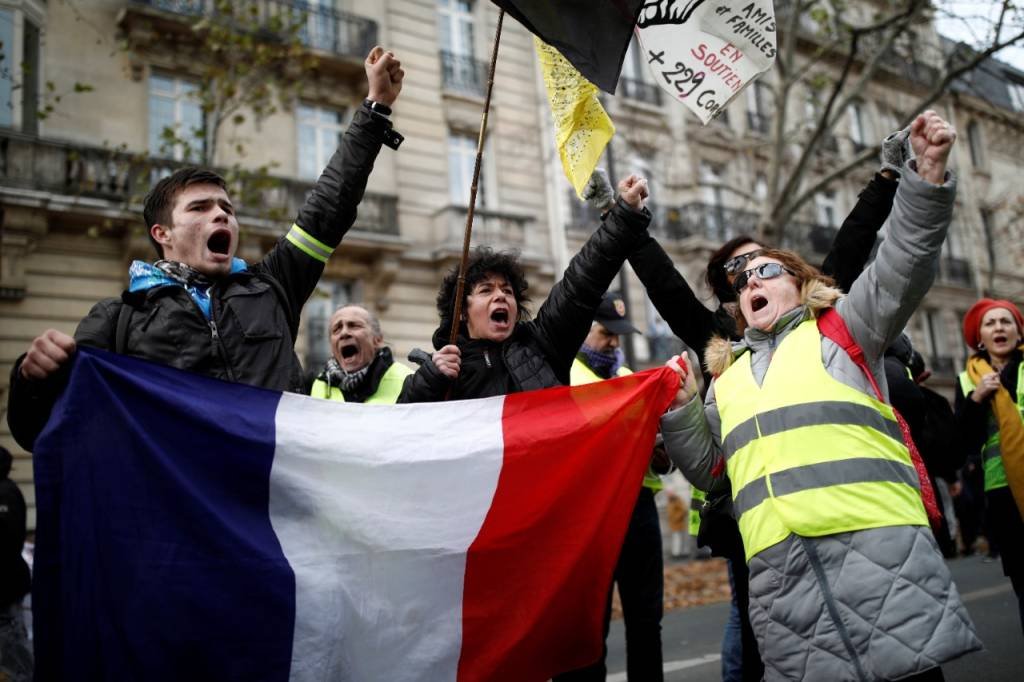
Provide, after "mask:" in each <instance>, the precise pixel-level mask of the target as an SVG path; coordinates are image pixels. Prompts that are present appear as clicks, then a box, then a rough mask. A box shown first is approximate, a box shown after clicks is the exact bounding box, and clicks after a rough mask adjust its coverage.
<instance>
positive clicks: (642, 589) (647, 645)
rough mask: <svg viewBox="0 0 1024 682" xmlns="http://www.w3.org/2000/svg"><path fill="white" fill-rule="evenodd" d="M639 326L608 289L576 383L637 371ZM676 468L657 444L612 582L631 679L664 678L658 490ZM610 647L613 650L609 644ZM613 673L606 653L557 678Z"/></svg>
mask: <svg viewBox="0 0 1024 682" xmlns="http://www.w3.org/2000/svg"><path fill="white" fill-rule="evenodd" d="M639 331H640V330H639V329H637V328H636V327H634V326H633V325H632V324H630V322H629V320H628V319H627V318H626V304H625V302H623V300H622V298H621V297H620V296H618V295H617V294H614V293H606V294H605V295H604V296H603V297H602V298H601V304H600V305H599V306H598V307H597V310H596V311H595V312H594V323H593V324H592V325H591V327H590V333H589V334H587V338H586V339H584V340H583V345H582V346H580V350H579V353H577V354H576V359H575V360H574V361H573V363H572V369H571V371H570V379H571V382H572V385H573V386H581V385H583V384H589V383H593V382H595V381H604V380H605V379H611V378H614V377H616V376H625V375H627V374H631V373H632V370H631V369H629V368H628V367H626V366H625V365H624V364H623V360H624V358H623V356H622V349H621V348H619V336H621V335H622V334H636V333H639ZM670 468H671V465H670V463H669V461H668V458H667V456H666V455H665V449H664V448H663V447H661V445H660V444H659V445H657V446H656V447H655V455H654V457H652V458H651V466H650V467H649V468H648V471H647V474H646V475H645V476H644V481H643V485H642V486H641V487H640V494H639V495H638V496H637V500H636V505H635V506H634V507H633V515H632V516H631V517H630V520H629V528H628V529H627V530H626V537H625V538H624V539H623V541H622V549H621V550H620V552H619V560H618V563H617V564H616V566H615V575H614V577H613V584H612V585H609V586H608V603H607V605H606V606H605V612H604V636H605V639H606V640H607V639H608V628H609V624H610V622H611V616H612V592H613V589H614V586H615V585H618V588H619V599H620V600H621V603H622V620H623V625H624V626H625V630H626V676H627V677H628V678H629V679H631V680H650V681H651V682H656V681H657V680H661V679H663V674H662V663H661V660H662V656H661V617H662V615H663V612H664V597H665V590H664V579H665V573H664V570H665V567H664V558H663V557H662V550H661V525H660V523H659V520H658V507H657V506H656V505H655V503H654V495H655V493H657V492H658V491H659V490H661V489H662V487H663V486H662V483H661V479H660V478H658V474H667V473H669V469H670ZM604 652H605V655H607V652H608V647H607V646H605V648H604ZM607 673H608V669H607V667H606V666H605V657H604V656H602V657H601V659H600V660H599V661H597V662H595V663H594V664H593V665H590V666H587V667H586V668H581V669H579V670H573V671H571V672H568V673H563V674H561V675H557V676H556V677H555V681H556V682H583V681H585V680H594V681H595V682H596V681H600V680H604V679H605V677H606V675H607Z"/></svg>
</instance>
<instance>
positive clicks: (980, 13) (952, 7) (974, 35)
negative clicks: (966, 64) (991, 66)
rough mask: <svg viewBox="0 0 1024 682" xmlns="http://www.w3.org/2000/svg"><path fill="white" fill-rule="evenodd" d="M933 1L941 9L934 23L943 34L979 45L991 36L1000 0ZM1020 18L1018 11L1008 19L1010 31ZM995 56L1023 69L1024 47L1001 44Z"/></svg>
mask: <svg viewBox="0 0 1024 682" xmlns="http://www.w3.org/2000/svg"><path fill="white" fill-rule="evenodd" d="M936 5H937V6H938V7H939V9H940V12H938V13H937V20H936V23H937V25H938V29H939V32H940V33H941V34H942V35H944V36H946V37H948V38H952V39H953V40H959V41H963V42H965V43H967V44H969V45H973V46H978V45H981V44H987V43H988V41H989V40H990V37H989V31H990V30H991V27H992V26H993V24H994V22H995V20H996V18H997V14H996V13H997V12H998V10H999V8H1000V7H1001V5H1002V3H1001V2H1000V1H999V0H939V1H938V2H936ZM950 15H952V16H950ZM1022 19H1024V16H1022V15H1021V14H1020V13H1018V15H1017V17H1016V18H1015V19H1013V20H1012V22H1008V23H1010V27H1011V29H1013V30H1011V31H1010V33H1011V34H1012V33H1019V32H1020V27H1021V24H1020V22H1021V21H1022ZM1005 35H1006V33H1005V32H1004V36H1005ZM996 58H997V59H999V60H1000V61H1004V62H1007V63H1009V64H1013V65H1014V66H1015V67H1017V68H1018V69H1021V70H1024V47H1019V46H1014V47H1007V48H1003V49H1002V50H1001V51H1000V52H998V53H997V54H996Z"/></svg>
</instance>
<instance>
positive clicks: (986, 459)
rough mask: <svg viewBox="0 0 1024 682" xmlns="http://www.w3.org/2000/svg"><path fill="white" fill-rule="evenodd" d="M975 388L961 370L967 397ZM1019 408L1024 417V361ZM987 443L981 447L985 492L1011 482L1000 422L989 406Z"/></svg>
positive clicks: (1019, 375)
mask: <svg viewBox="0 0 1024 682" xmlns="http://www.w3.org/2000/svg"><path fill="white" fill-rule="evenodd" d="M974 388H975V386H974V382H973V381H971V377H970V375H968V374H967V372H960V390H961V392H962V393H963V395H964V398H965V399H968V400H969V398H967V396H968V395H970V394H971V391H973V390H974ZM1016 397H1017V410H1018V411H1019V412H1020V414H1021V419H1024V362H1022V363H1021V364H1020V365H1018V367H1017V396H1016ZM985 424H986V433H985V445H984V446H982V449H981V462H982V466H983V468H984V470H985V492H988V491H989V490H995V489H996V488H1006V487H1008V486H1009V485H1010V482H1009V481H1008V480H1006V468H1005V467H1004V466H1003V451H1002V447H1001V445H1000V442H999V423H998V422H997V421H996V415H995V412H993V411H992V408H991V407H989V408H988V415H987V417H986V422H985Z"/></svg>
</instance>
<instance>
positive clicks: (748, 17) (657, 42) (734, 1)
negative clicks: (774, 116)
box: [637, 0, 776, 124]
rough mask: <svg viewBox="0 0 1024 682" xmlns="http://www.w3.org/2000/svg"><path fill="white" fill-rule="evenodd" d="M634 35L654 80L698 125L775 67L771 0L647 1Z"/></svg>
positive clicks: (773, 10) (712, 116) (717, 112)
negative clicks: (693, 117) (682, 105)
mask: <svg viewBox="0 0 1024 682" xmlns="http://www.w3.org/2000/svg"><path fill="white" fill-rule="evenodd" d="M637 37H638V38H639V39H640V45H641V47H642V48H643V55H644V60H645V61H646V62H647V64H648V66H650V68H651V71H652V72H653V74H654V79H655V81H657V83H658V85H660V86H661V87H662V88H663V89H664V90H665V91H666V92H668V93H669V95H670V96H671V97H672V98H673V99H677V100H679V101H680V102H682V103H683V104H685V105H686V106H687V107H688V108H689V109H690V111H692V112H693V113H695V114H696V115H697V117H698V118H700V120H701V121H702V122H703V123H705V124H706V123H707V122H708V121H710V120H711V119H712V118H714V117H715V116H717V115H718V114H719V112H721V110H722V109H723V108H724V107H725V105H726V104H728V103H729V102H730V101H731V100H732V98H733V97H735V96H736V95H738V94H739V93H740V91H741V90H743V88H745V87H746V86H747V85H748V84H750V83H751V82H752V81H753V80H754V78H755V77H757V75H758V74H760V73H762V72H764V71H767V70H768V69H769V68H771V66H772V64H774V63H775V53H776V43H775V9H774V7H773V6H772V2H771V0H647V2H646V3H645V4H644V6H643V7H642V8H641V10H640V16H639V18H638V20H637Z"/></svg>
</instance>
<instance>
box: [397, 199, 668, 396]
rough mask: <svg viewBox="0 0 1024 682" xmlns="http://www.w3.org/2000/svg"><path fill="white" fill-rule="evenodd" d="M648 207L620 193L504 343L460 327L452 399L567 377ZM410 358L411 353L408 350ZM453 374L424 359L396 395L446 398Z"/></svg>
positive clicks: (441, 331)
mask: <svg viewBox="0 0 1024 682" xmlns="http://www.w3.org/2000/svg"><path fill="white" fill-rule="evenodd" d="M650 220H651V214H650V213H649V212H648V211H647V209H644V210H643V211H642V212H641V211H636V210H634V209H632V208H630V207H629V206H628V205H626V204H625V203H624V202H622V201H621V200H619V201H617V202H616V204H615V206H614V207H613V208H612V210H611V211H610V212H609V213H608V215H607V216H606V217H605V219H604V221H603V222H602V224H601V227H600V228H598V229H597V231H596V232H594V234H592V235H591V236H590V238H589V239H588V240H587V242H586V243H585V244H584V245H583V248H582V249H580V252H579V253H578V254H576V255H575V256H574V257H573V259H572V261H571V262H570V263H569V267H568V268H566V270H565V274H564V275H563V277H562V279H561V280H560V281H558V282H557V283H555V286H554V287H552V288H551V293H550V294H549V295H548V297H547V300H545V301H544V303H543V304H542V305H541V307H540V310H538V311H537V316H536V318H534V319H533V320H530V321H528V322H519V323H518V324H516V327H515V329H514V330H513V332H512V335H511V336H509V338H507V339H505V341H503V342H502V343H500V344H499V343H493V342H490V341H481V340H472V341H471V340H469V339H468V338H466V337H465V335H464V334H463V335H462V336H460V337H459V341H458V344H457V345H458V346H459V350H460V351H462V365H461V371H460V375H459V378H458V379H457V380H456V382H455V386H454V389H453V391H452V398H454V399H468V398H486V397H490V396H495V395H505V394H506V393H516V392H519V391H532V390H535V389H538V388H550V387H552V386H562V385H568V384H569V368H570V367H571V366H572V361H573V359H574V358H575V357H576V352H577V351H578V350H579V348H580V345H581V344H582V343H583V339H585V338H586V336H587V333H588V332H589V331H590V324H591V322H593V320H594V311H595V310H597V306H598V304H599V303H600V302H601V296H602V295H603V294H604V292H605V291H606V290H607V289H608V286H609V285H610V284H611V283H612V280H613V279H614V278H615V275H616V274H617V273H618V271H619V268H621V267H622V263H623V262H624V261H625V260H626V255H627V254H629V253H630V252H631V251H632V250H633V249H634V248H635V247H636V245H637V243H638V241H639V240H640V239H642V238H643V237H645V236H646V235H647V225H648V223H650ZM449 329H450V323H448V324H446V321H444V320H442V322H441V326H440V327H438V329H437V331H436V332H434V338H433V342H434V348H437V349H440V348H441V347H442V346H444V345H446V344H447V343H448V334H449ZM410 357H411V358H414V359H415V356H410ZM450 383H451V382H450V380H449V379H448V378H447V377H445V376H444V375H443V374H441V372H440V371H439V370H438V369H437V367H436V366H435V365H434V363H433V362H430V361H429V360H427V361H425V362H423V363H422V364H421V365H420V367H419V369H418V370H417V371H416V372H415V373H414V374H412V375H411V376H409V377H408V378H407V379H406V380H405V386H404V387H403V389H402V394H401V395H400V396H399V398H398V402H400V403H419V402H434V401H439V400H444V398H445V394H446V393H447V391H448V386H449V384H450Z"/></svg>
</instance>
